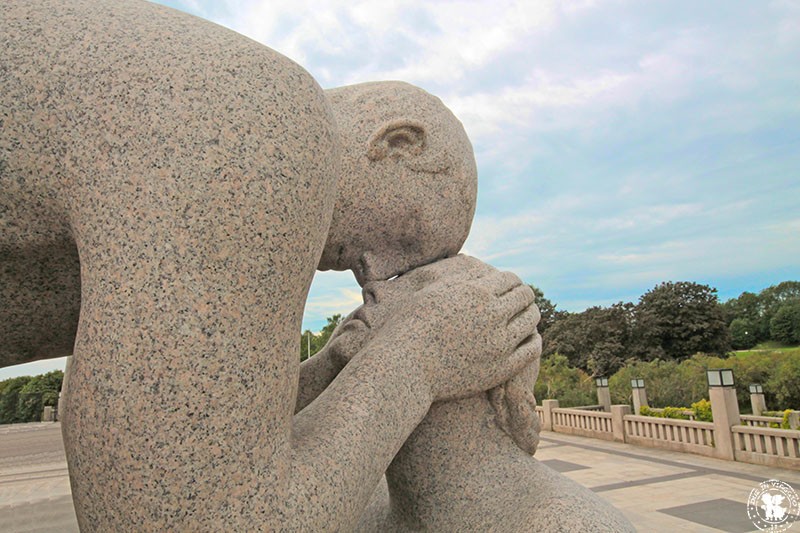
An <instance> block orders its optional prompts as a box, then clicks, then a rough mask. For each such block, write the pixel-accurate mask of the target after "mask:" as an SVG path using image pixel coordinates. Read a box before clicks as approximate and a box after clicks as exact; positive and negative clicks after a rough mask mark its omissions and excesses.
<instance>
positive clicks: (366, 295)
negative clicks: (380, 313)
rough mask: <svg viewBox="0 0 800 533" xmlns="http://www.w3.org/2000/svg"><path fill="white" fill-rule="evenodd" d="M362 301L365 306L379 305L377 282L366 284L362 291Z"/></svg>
mask: <svg viewBox="0 0 800 533" xmlns="http://www.w3.org/2000/svg"><path fill="white" fill-rule="evenodd" d="M361 299H362V300H364V304H365V305H369V304H376V303H378V298H377V295H376V294H375V282H374V281H370V282H369V283H367V284H365V285H364V287H363V288H362V289H361Z"/></svg>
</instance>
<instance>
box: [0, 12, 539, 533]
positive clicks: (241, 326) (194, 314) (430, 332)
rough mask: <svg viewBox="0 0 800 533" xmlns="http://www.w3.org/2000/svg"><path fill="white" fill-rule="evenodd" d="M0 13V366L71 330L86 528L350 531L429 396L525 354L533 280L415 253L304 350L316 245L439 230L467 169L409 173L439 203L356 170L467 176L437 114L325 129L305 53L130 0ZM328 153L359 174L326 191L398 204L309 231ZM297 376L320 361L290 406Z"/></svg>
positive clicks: (438, 251)
mask: <svg viewBox="0 0 800 533" xmlns="http://www.w3.org/2000/svg"><path fill="white" fill-rule="evenodd" d="M0 35H2V36H3V40H4V41H3V42H4V48H3V51H2V52H1V53H0V72H2V73H3V75H2V76H0V109H2V115H0V121H2V128H0V228H2V232H0V301H1V302H2V305H1V306H0V341H2V342H0V365H2V366H6V365H10V364H16V363H20V362H25V361H30V360H34V359H41V358H47V357H60V356H63V355H69V354H73V356H74V357H73V361H72V366H71V370H70V373H69V378H68V384H67V387H68V390H69V393H68V394H67V398H66V399H65V413H64V417H63V426H62V428H63V433H64V442H65V448H66V452H67V461H68V465H69V471H70V481H71V485H72V495H73V500H74V503H75V510H76V514H77V517H78V522H79V525H80V527H81V529H82V530H83V531H120V532H122V531H137V532H144V531H159V532H160V531H254V530H256V531H279V530H285V531H326V530H338V531H347V530H351V529H353V528H354V527H356V525H357V522H358V520H359V518H360V517H361V515H362V514H363V510H364V508H365V507H366V505H367V503H368V502H369V500H370V497H371V495H372V493H373V490H374V488H375V487H376V485H377V484H378V482H379V480H380V479H381V477H382V476H383V474H384V472H385V471H386V469H387V468H388V466H389V464H390V462H391V461H392V459H393V458H394V457H395V455H396V454H397V452H398V450H400V448H401V446H402V445H403V443H404V442H406V440H407V439H408V437H409V435H411V433H412V431H413V430H414V428H416V427H417V425H418V424H419V423H420V422H421V421H422V419H423V418H424V417H425V415H426V413H427V412H428V410H429V409H430V407H431V405H432V404H433V402H434V401H440V400H446V399H452V398H462V397H468V396H470V395H472V394H476V393H480V392H481V391H485V390H488V389H491V388H493V387H495V386H497V385H499V384H501V383H503V382H506V381H508V380H509V379H511V378H512V376H514V375H516V374H518V373H519V372H520V370H521V369H522V368H524V367H525V366H526V365H528V364H530V362H531V361H532V360H533V359H534V357H535V355H536V346H535V343H534V342H531V334H532V333H533V330H532V329H531V328H532V324H533V323H535V320H534V319H533V315H535V310H534V309H533V308H532V307H531V306H530V302H531V299H532V298H531V295H530V291H529V290H527V289H526V288H525V287H523V286H522V284H521V282H520V280H519V279H518V278H516V277H515V276H513V275H509V274H500V273H496V272H489V273H486V272H481V271H479V269H477V268H473V265H472V264H471V262H470V261H465V260H464V259H462V258H457V257H456V258H450V259H447V260H445V261H443V262H441V263H439V264H438V265H439V266H438V267H436V268H441V269H443V270H441V271H440V270H436V271H435V274H436V275H435V276H431V277H429V278H427V277H426V276H427V274H426V272H428V270H426V269H424V268H423V269H420V270H419V272H418V274H417V275H416V277H414V278H413V279H414V280H415V282H416V285H415V288H419V289H420V290H418V291H416V292H413V293H409V294H407V295H405V297H404V298H403V299H399V300H397V302H398V305H396V306H394V307H393V309H392V311H393V312H392V313H391V314H390V315H387V318H386V320H385V325H384V327H381V328H379V329H377V330H374V331H371V332H370V336H369V338H370V340H369V342H368V343H366V344H365V345H364V346H363V347H362V348H361V349H359V350H358V352H357V354H356V355H354V356H352V358H349V355H348V358H349V359H350V360H349V362H348V363H347V364H346V366H344V368H343V369H341V371H338V370H339V369H340V368H341V365H338V366H339V368H334V367H331V366H329V367H325V365H318V366H320V368H314V365H307V366H306V367H304V369H303V370H302V371H301V369H300V365H299V363H298V361H297V343H298V332H299V331H300V326H301V318H302V311H303V307H304V303H305V299H306V296H307V292H308V288H309V285H310V283H311V279H312V277H313V273H314V271H315V269H316V267H317V266H318V265H320V266H321V267H322V268H354V267H356V275H357V278H358V279H359V281H360V282H361V283H364V284H365V285H366V284H367V283H369V282H371V281H376V280H383V279H388V278H389V277H391V276H393V275H395V274H398V273H401V272H404V271H406V270H413V269H414V268H416V267H420V266H423V265H424V263H426V262H429V261H433V260H435V259H440V258H445V257H450V256H452V255H454V254H455V253H456V252H457V250H458V246H460V240H462V239H454V240H451V239H449V238H445V239H438V238H433V236H435V235H440V234H439V233H438V232H439V231H441V229H442V228H441V227H440V226H442V224H441V223H440V222H441V220H447V221H448V225H447V227H456V228H458V230H459V231H464V232H465V231H466V228H468V226H469V218H471V215H472V209H473V208H474V203H472V201H469V202H467V203H464V202H463V201H462V199H460V198H461V197H460V196H459V195H463V194H464V189H463V187H461V186H453V187H449V186H445V187H444V188H433V189H431V191H432V192H431V194H437V195H441V197H442V200H443V205H456V206H458V205H459V204H460V207H459V208H456V209H453V208H452V207H451V208H450V210H449V211H447V212H446V214H445V212H436V211H433V212H427V211H425V209H426V206H427V207H430V206H431V205H438V203H433V204H432V203H431V202H427V203H425V202H419V203H417V202H416V201H415V202H413V203H408V202H406V203H405V204H404V205H396V206H395V205H394V204H393V203H392V201H391V195H392V194H393V193H392V192H391V187H390V185H391V182H390V181H382V183H383V185H382V186H383V187H385V189H384V190H374V189H371V188H370V186H369V185H368V184H370V183H371V182H372V180H373V179H374V178H375V176H374V175H372V174H370V172H372V171H374V170H375V169H378V170H380V169H384V170H385V171H386V172H387V173H388V172H390V171H391V172H393V173H394V175H398V176H402V175H403V173H406V172H407V173H408V176H409V177H413V178H414V179H415V180H417V179H418V180H424V179H425V177H426V176H430V177H435V178H436V179H437V180H439V181H441V182H442V183H445V184H448V183H463V181H462V179H463V178H461V177H459V174H461V173H470V174H469V175H470V176H472V177H474V161H472V160H471V158H470V160H468V161H465V160H463V158H461V159H460V154H461V151H460V149H456V150H454V149H453V147H452V146H450V145H449V144H447V142H444V144H437V143H439V141H447V135H448V128H449V126H448V125H447V124H449V123H446V124H445V125H443V126H439V125H437V124H436V123H435V117H437V116H439V115H435V116H433V117H431V118H433V119H434V120H433V122H431V124H430V125H425V126H424V128H423V130H424V133H425V135H424V136H423V142H422V144H420V143H419V142H417V141H418V140H419V138H420V135H419V134H420V126H419V124H418V123H416V122H413V121H412V122H403V121H400V122H399V123H398V122H392V123H391V124H390V125H389V126H388V127H386V128H379V129H378V130H377V131H374V132H370V135H369V136H368V140H369V141H370V143H369V145H368V146H369V148H368V149H367V148H364V149H362V150H361V151H360V152H359V151H358V150H355V151H353V150H349V149H344V150H343V149H342V148H341V147H342V146H345V145H346V144H347V142H349V141H347V140H346V136H347V135H349V133H348V128H351V129H352V128H354V127H355V125H353V124H349V125H348V124H346V123H343V124H342V125H341V127H339V126H337V122H336V119H335V118H334V115H333V113H332V111H331V107H330V104H329V102H328V100H327V99H326V97H325V95H324V93H323V91H322V90H321V89H320V87H319V86H318V85H317V83H316V82H315V81H314V80H313V79H312V78H311V76H310V75H309V74H308V73H307V72H305V71H304V70H303V69H302V68H300V67H299V66H298V65H296V64H294V63H293V62H291V61H289V60H288V59H286V58H285V57H283V56H281V55H280V54H278V53H276V52H274V51H272V50H270V49H268V48H266V47H264V46H262V45H260V44H258V43H255V42H253V41H250V40H248V39H246V38H244V37H242V36H240V35H238V34H235V33H233V32H231V31H229V30H225V29H223V28H221V27H218V26H215V25H213V24H210V23H208V22H205V21H202V20H199V19H196V18H194V17H191V16H188V15H185V14H182V13H178V12H176V11H173V10H171V9H168V8H165V7H162V6H158V5H154V4H150V3H147V2H139V1H130V2H116V1H112V0H72V1H70V2H62V1H61V0H38V1H36V2H30V1H27V0H25V1H23V0H7V1H5V2H2V4H0ZM332 100H335V98H332ZM448 120H449V119H448ZM340 136H344V137H342V138H340ZM342 139H345V140H342ZM362 147H363V145H362ZM427 149H433V150H434V152H430V153H433V154H435V157H433V156H432V157H429V156H427V155H426V154H427V153H429V152H426V150H427ZM405 153H408V154H412V155H415V156H417V158H416V159H414V161H415V162H416V163H408V164H406V163H403V161H405V160H404V159H403V157H402V155H403V154H405ZM392 169H394V170H392ZM398 172H399V174H398ZM343 175H347V181H348V182H349V183H354V184H358V183H361V184H365V186H363V187H361V186H359V187H360V190H359V191H346V189H343V191H345V193H346V194H344V196H343V197H342V202H345V200H346V199H347V201H351V202H363V203H362V204H361V207H359V205H356V204H353V208H352V209H349V208H348V206H347V204H345V203H342V204H341V205H340V207H341V209H337V213H343V212H349V213H351V214H353V216H364V217H367V218H365V220H377V218H376V217H375V215H376V213H373V212H370V211H368V210H369V209H371V207H370V206H382V207H383V209H386V210H387V211H383V212H382V214H383V215H388V213H389V212H390V211H388V210H389V209H392V208H393V207H402V208H403V209H411V210H412V211H413V212H412V215H413V216H405V215H404V216H403V217H401V219H402V221H403V223H404V224H407V227H406V226H401V227H399V228H398V227H396V226H392V227H390V231H389V232H388V233H386V234H377V233H376V234H375V236H376V237H377V238H375V239H373V238H372V233H370V232H360V233H351V236H352V237H348V238H346V239H343V238H342V236H341V235H342V233H341V232H337V230H336V228H337V227H341V228H346V225H343V224H342V223H341V222H336V221H334V224H333V226H334V231H331V232H330V234H329V228H330V227H331V220H332V216H333V211H334V201H335V200H336V198H337V196H336V184H337V181H339V177H340V176H343ZM471 179H472V178H471ZM472 187H474V185H473V186H472ZM403 194H407V193H406V192H404V193H403ZM420 194H425V193H420ZM359 195H362V196H359ZM380 195H389V196H386V200H384V201H377V200H380V199H381V196H380ZM464 198H467V199H468V200H470V199H474V189H468V190H467V191H466V195H465V196H464ZM444 200H446V201H444ZM448 202H450V203H448ZM337 216H338V215H337ZM457 221H461V222H457ZM420 237H424V238H422V239H420ZM360 239H363V240H360ZM326 243H327V244H326ZM398 244H399V245H400V246H397V245H398ZM401 279H402V278H401ZM408 279H412V278H408ZM349 327H350V328H353V329H358V328H360V327H361V326H359V325H358V322H356V321H351V325H350V326H349ZM353 339H354V340H356V336H353ZM345 340H346V338H345V337H344V336H342V340H341V341H340V342H344V341H345ZM343 353H344V352H343ZM346 353H348V354H350V352H349V351H348V352H346ZM331 370H333V371H331ZM301 374H302V375H301ZM333 375H336V377H335V379H334V378H333ZM331 380H332V381H331ZM301 381H302V382H303V384H304V386H305V385H311V386H310V388H309V389H308V390H313V389H314V386H313V385H314V384H318V383H324V384H325V385H326V386H325V387H323V388H324V390H323V391H322V392H321V393H320V394H319V395H318V396H316V395H315V396H316V398H315V400H314V401H313V402H312V403H310V404H308V405H307V406H305V408H303V409H301V410H299V412H295V408H296V406H297V404H298V388H299V383H300V382H301ZM302 399H303V398H302V397H301V400H302ZM301 403H303V402H301Z"/></svg>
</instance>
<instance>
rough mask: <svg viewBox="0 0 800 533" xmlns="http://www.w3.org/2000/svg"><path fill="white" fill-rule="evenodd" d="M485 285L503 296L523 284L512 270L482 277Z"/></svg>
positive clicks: (497, 294) (496, 294) (495, 293)
mask: <svg viewBox="0 0 800 533" xmlns="http://www.w3.org/2000/svg"><path fill="white" fill-rule="evenodd" d="M481 281H482V282H483V284H484V287H486V288H487V289H489V290H490V291H492V293H494V295H495V296H502V295H504V294H506V293H507V292H509V291H511V290H512V289H514V288H515V287H517V286H519V285H522V281H521V280H520V279H519V277H517V275H516V274H514V273H512V272H498V273H497V274H492V275H489V276H486V277H485V278H481Z"/></svg>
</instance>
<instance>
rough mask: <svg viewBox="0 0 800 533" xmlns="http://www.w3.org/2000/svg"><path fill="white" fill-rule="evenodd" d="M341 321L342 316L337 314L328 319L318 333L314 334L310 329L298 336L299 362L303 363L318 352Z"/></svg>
mask: <svg viewBox="0 0 800 533" xmlns="http://www.w3.org/2000/svg"><path fill="white" fill-rule="evenodd" d="M342 320H343V319H342V315H340V314H338V313H337V314H335V315H333V316H330V317H328V323H327V324H325V326H324V327H323V328H322V330H321V331H320V332H319V333H314V332H312V331H311V330H310V329H307V330H305V331H304V332H303V333H302V334H301V335H300V361H305V360H306V359H308V358H309V357H311V356H312V355H314V354H315V353H317V352H318V351H320V350H321V349H322V347H323V346H325V344H326V343H327V342H328V339H330V338H331V335H332V334H333V331H334V330H335V329H336V326H338V325H339V323H341V321H342Z"/></svg>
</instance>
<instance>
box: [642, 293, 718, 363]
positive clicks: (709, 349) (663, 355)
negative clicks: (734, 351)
mask: <svg viewBox="0 0 800 533" xmlns="http://www.w3.org/2000/svg"><path fill="white" fill-rule="evenodd" d="M634 313H635V331H634V335H635V338H636V340H635V343H636V351H637V354H638V355H639V356H640V357H641V358H643V359H647V360H652V359H666V360H670V359H673V360H682V359H685V358H687V357H690V356H691V355H692V354H694V353H697V352H705V353H715V354H722V353H725V352H727V351H728V350H729V349H730V339H729V335H728V328H727V324H726V323H725V316H724V314H723V310H722V307H721V306H720V304H719V301H718V300H717V290H716V289H714V288H712V287H709V286H708V285H700V284H698V283H694V282H689V281H679V282H676V283H673V282H666V283H661V284H659V285H657V286H656V287H654V288H653V289H651V290H650V291H648V292H647V293H645V294H644V295H642V297H641V298H640V299H639V303H638V305H637V306H636V309H635V311H634Z"/></svg>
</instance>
